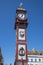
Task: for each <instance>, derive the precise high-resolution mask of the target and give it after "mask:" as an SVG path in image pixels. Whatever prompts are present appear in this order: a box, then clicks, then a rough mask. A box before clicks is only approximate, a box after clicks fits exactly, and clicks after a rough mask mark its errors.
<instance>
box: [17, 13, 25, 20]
mask: <svg viewBox="0 0 43 65" xmlns="http://www.w3.org/2000/svg"><path fill="white" fill-rule="evenodd" d="M18 17H19V18H20V19H22V20H24V19H25V18H26V15H25V14H24V13H19V14H18Z"/></svg>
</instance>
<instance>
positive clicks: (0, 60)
mask: <svg viewBox="0 0 43 65" xmlns="http://www.w3.org/2000/svg"><path fill="white" fill-rule="evenodd" d="M0 65H3V56H2V51H1V48H0Z"/></svg>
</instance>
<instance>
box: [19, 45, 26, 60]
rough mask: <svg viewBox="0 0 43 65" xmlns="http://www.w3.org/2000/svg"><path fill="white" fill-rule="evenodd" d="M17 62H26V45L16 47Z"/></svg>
mask: <svg viewBox="0 0 43 65" xmlns="http://www.w3.org/2000/svg"><path fill="white" fill-rule="evenodd" d="M18 60H26V45H21V44H19V45H18Z"/></svg>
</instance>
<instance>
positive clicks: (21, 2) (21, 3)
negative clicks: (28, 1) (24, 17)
mask: <svg viewBox="0 0 43 65" xmlns="http://www.w3.org/2000/svg"><path fill="white" fill-rule="evenodd" d="M22 5H23V3H22V0H20V8H22Z"/></svg>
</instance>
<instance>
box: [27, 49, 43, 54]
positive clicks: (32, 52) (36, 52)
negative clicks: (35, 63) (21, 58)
mask: <svg viewBox="0 0 43 65" xmlns="http://www.w3.org/2000/svg"><path fill="white" fill-rule="evenodd" d="M28 55H43V50H42V51H37V50H36V49H35V48H33V49H32V50H31V51H28Z"/></svg>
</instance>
